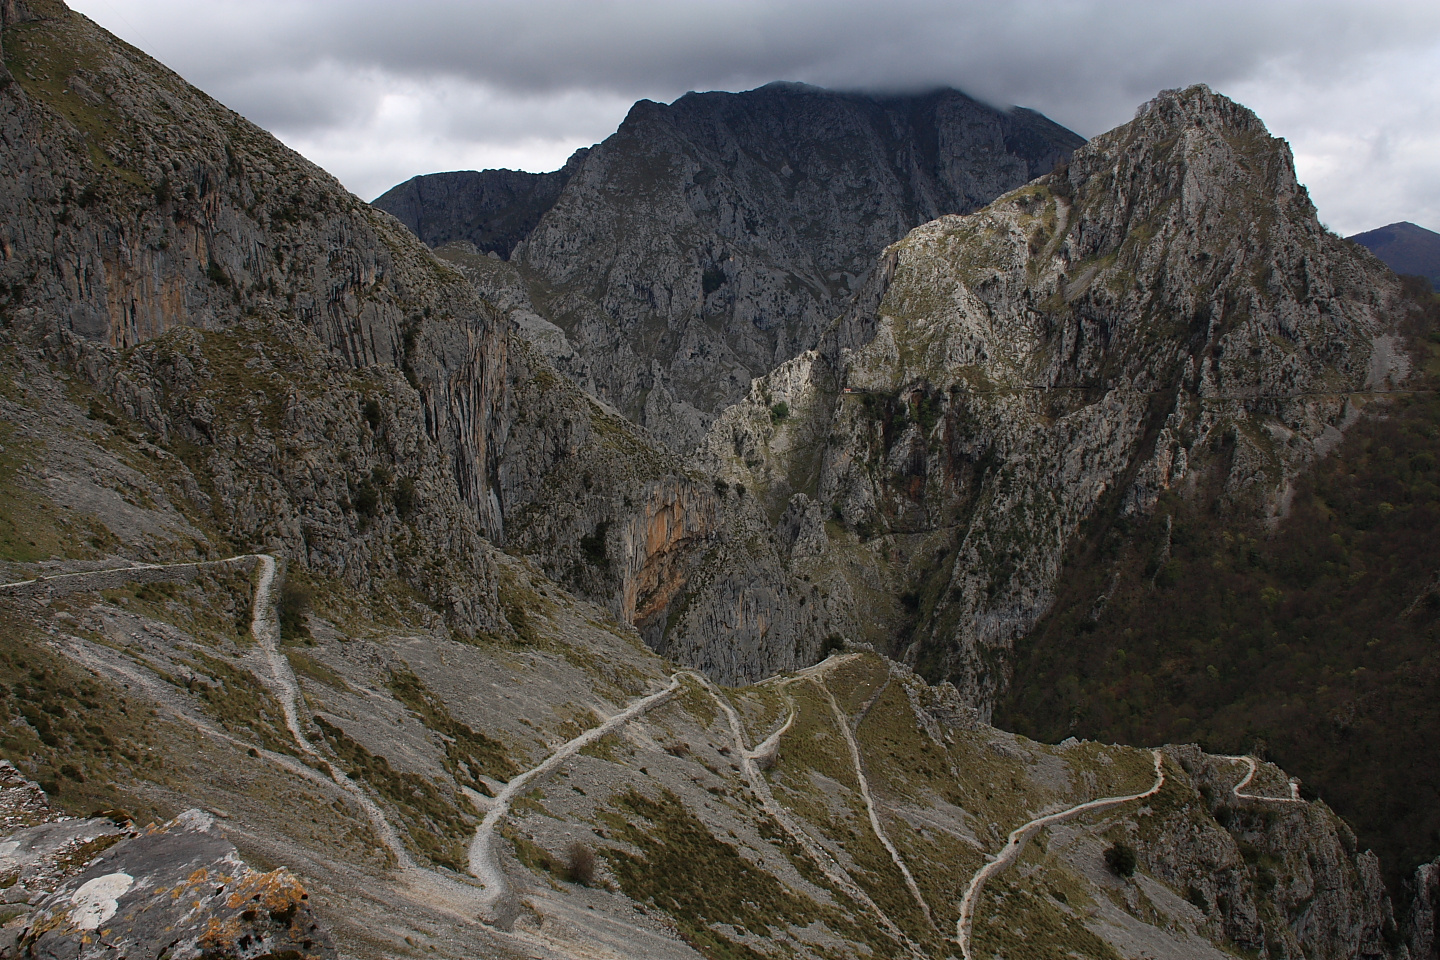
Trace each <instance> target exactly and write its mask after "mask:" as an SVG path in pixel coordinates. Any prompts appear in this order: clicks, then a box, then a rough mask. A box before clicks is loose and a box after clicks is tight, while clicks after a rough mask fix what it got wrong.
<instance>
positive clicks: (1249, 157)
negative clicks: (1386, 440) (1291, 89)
mask: <svg viewBox="0 0 1440 960" xmlns="http://www.w3.org/2000/svg"><path fill="white" fill-rule="evenodd" d="M1404 317H1405V308H1404V307H1403V306H1402V303H1401V299H1400V291H1399V288H1398V286H1397V285H1396V284H1395V283H1394V281H1393V280H1391V279H1390V278H1389V275H1388V273H1387V272H1386V271H1384V270H1383V268H1382V267H1381V266H1380V265H1379V264H1378V263H1376V262H1375V261H1374V260H1373V259H1371V258H1370V257H1369V256H1368V255H1364V254H1357V252H1356V249H1355V248H1354V247H1353V246H1352V245H1350V244H1348V243H1346V242H1345V241H1343V240H1341V239H1339V238H1338V237H1334V236H1333V235H1330V234H1328V233H1326V232H1325V231H1324V229H1323V228H1322V227H1321V226H1320V225H1319V223H1318V221H1317V220H1316V218H1315V214H1314V209H1313V207H1312V206H1311V205H1310V202H1309V200H1308V198H1307V196H1306V195H1305V192H1304V190H1303V188H1301V187H1299V186H1298V185H1297V184H1296V182H1295V179H1294V169H1293V166H1292V164H1291V160H1290V155H1289V151H1288V149H1287V148H1286V146H1285V145H1284V143H1283V142H1281V141H1277V140H1273V139H1272V138H1270V137H1269V136H1268V135H1267V134H1266V132H1265V129H1264V127H1263V125H1262V124H1261V123H1260V121H1259V120H1258V119H1257V118H1256V117H1255V116H1254V115H1253V114H1252V113H1250V112H1249V111H1248V110H1245V109H1244V108H1243V107H1239V106H1237V105H1236V104H1234V103H1232V102H1230V101H1228V100H1226V99H1225V98H1223V97H1219V96H1216V95H1215V94H1213V93H1211V92H1209V91H1208V90H1206V89H1204V88H1201V87H1195V88H1191V89H1189V90H1185V91H1178V92H1177V91H1171V92H1167V93H1165V94H1163V95H1162V96H1161V97H1159V98H1158V99H1157V100H1155V101H1153V102H1152V103H1151V104H1150V105H1148V107H1147V108H1146V109H1145V110H1144V111H1143V112H1142V114H1141V115H1140V116H1139V117H1138V118H1137V119H1136V120H1135V121H1133V122H1131V123H1129V124H1126V125H1125V126H1122V127H1120V128H1117V129H1116V130H1114V131H1112V132H1110V133H1108V134H1105V135H1104V136H1102V137H1098V138H1096V139H1095V140H1093V141H1091V142H1090V143H1089V144H1087V145H1086V146H1084V147H1082V148H1080V149H1079V150H1077V151H1076V152H1075V154H1074V157H1073V158H1072V161H1071V163H1070V165H1069V166H1068V168H1065V169H1063V170H1060V171H1057V172H1056V173H1055V174H1052V175H1050V176H1048V177H1046V178H1042V179H1040V180H1038V181H1036V182H1035V183H1032V184H1030V185H1028V186H1026V187H1024V188H1022V189H1021V190H1018V191H1014V192H1012V193H1011V194H1008V195H1006V196H1005V197H1003V198H1001V199H1000V200H998V201H996V202H995V203H994V204H992V205H991V206H990V207H988V208H986V209H985V210H983V211H981V212H979V213H976V214H972V215H970V216H967V217H945V218H941V219H939V220H937V221H935V222H933V223H931V224H927V225H925V226H923V227H920V228H918V229H916V230H915V231H913V232H912V233H911V234H910V235H909V236H908V237H907V238H906V239H905V240H904V241H902V242H901V243H899V244H896V245H895V246H893V247H892V248H891V249H890V250H889V251H887V253H886V254H885V257H884V259H883V261H882V265H881V269H880V270H879V271H877V274H876V280H875V284H874V288H873V290H871V291H870V292H868V293H867V294H865V295H863V296H862V297H861V298H859V300H858V301H857V304H856V306H855V308H854V310H853V311H852V312H851V313H850V314H849V315H847V316H846V317H844V318H842V319H841V321H840V322H839V323H837V325H836V326H835V328H834V329H832V330H831V331H830V332H829V333H828V334H827V336H826V339H825V340H824V341H823V342H822V345H821V347H820V348H819V349H818V350H816V351H813V352H811V353H807V354H805V355H803V356H801V357H799V358H797V359H796V360H794V361H791V362H790V363H789V364H786V365H784V366H782V367H781V368H779V369H778V370H777V371H775V372H774V373H772V374H771V375H769V376H768V377H766V378H764V379H763V380H761V381H757V383H756V385H755V386H754V387H753V388H752V391H751V394H750V396H749V397H748V398H747V400H746V401H745V402H744V403H742V404H739V405H737V406H735V407H732V408H731V409H730V410H727V411H726V412H725V414H724V415H722V417H721V418H720V419H719V420H718V421H717V423H716V426H715V427H714V428H713V429H712V431H711V434H710V436H709V438H708V440H707V446H706V448H705V451H706V456H705V462H706V463H708V464H709V465H711V466H712V467H713V468H714V469H716V470H717V471H719V472H721V473H722V475H724V476H726V477H727V479H729V480H732V481H735V480H738V481H740V482H742V483H744V484H745V486H746V487H747V488H748V489H753V490H756V491H757V492H758V495H759V496H760V498H761V499H762V500H763V501H764V502H765V503H766V504H767V506H768V508H769V510H770V512H771V516H772V517H774V518H779V517H781V516H782V515H784V516H785V517H787V518H790V519H789V520H788V521H787V522H790V523H792V524H796V525H798V527H799V528H800V529H802V530H803V533H801V534H800V538H801V540H803V541H804V542H805V544H806V546H805V548H804V551H803V557H802V558H801V559H800V560H797V567H800V568H803V569H804V571H805V573H806V574H807V575H810V576H812V577H814V578H815V579H816V581H817V583H819V584H820V585H821V587H822V591H825V592H828V593H830V594H832V595H839V596H841V597H844V598H846V600H847V602H848V604H849V609H850V615H849V621H848V623H847V625H846V627H845V628H844V630H845V632H847V633H849V634H850V635H852V636H853V635H859V636H865V637H867V638H873V640H874V641H875V642H876V643H879V644H883V645H884V647H885V648H886V649H889V650H892V651H894V652H895V653H896V655H904V656H905V657H906V658H907V659H909V660H910V661H911V662H914V663H916V664H918V665H920V666H921V669H922V671H923V672H927V673H929V674H931V675H932V676H936V675H938V676H947V677H950V678H951V679H953V680H954V681H955V682H956V683H957V684H958V685H959V686H960V687H961V689H962V690H963V691H965V693H966V694H967V696H973V697H975V698H976V700H977V702H979V703H981V704H989V703H992V702H993V698H994V697H995V696H996V694H997V693H999V692H1000V691H1003V690H1004V688H1005V687H1006V685H1007V682H1008V677H1009V671H1010V658H1009V650H1010V647H1011V645H1012V644H1013V642H1014V641H1015V640H1016V639H1017V638H1019V637H1021V636H1023V635H1025V634H1026V633H1027V632H1028V631H1029V630H1030V629H1031V628H1032V627H1033V626H1034V624H1035V622H1036V620H1037V619H1038V617H1039V616H1040V615H1041V614H1042V613H1043V612H1044V611H1045V609H1046V608H1047V607H1048V606H1049V604H1050V601H1051V598H1052V596H1053V590H1054V588H1055V585H1056V582H1057V581H1056V578H1057V577H1058V575H1059V573H1060V571H1061V569H1062V567H1063V565H1064V564H1065V562H1066V558H1067V556H1069V555H1070V554H1071V553H1072V552H1073V551H1081V552H1082V553H1084V552H1086V551H1089V550H1091V549H1092V546H1091V545H1092V544H1094V543H1097V542H1099V541H1100V540H1103V538H1104V537H1105V536H1106V535H1107V534H1108V533H1109V531H1111V530H1112V529H1114V528H1115V527H1116V525H1117V524H1119V525H1121V529H1124V525H1125V524H1128V523H1130V522H1131V521H1130V520H1129V519H1128V518H1141V517H1143V516H1145V515H1147V514H1148V513H1149V512H1150V511H1151V510H1152V509H1153V507H1154V504H1155V502H1156V499H1157V497H1159V496H1160V495H1161V493H1163V492H1164V491H1165V490H1167V489H1176V490H1181V491H1183V490H1186V489H1189V488H1190V487H1192V486H1193V485H1194V484H1196V483H1199V482H1201V481H1202V480H1204V479H1205V478H1211V477H1213V478H1214V480H1213V482H1215V483H1217V484H1218V485H1219V487H1220V489H1222V490H1223V495H1222V502H1223V503H1224V505H1225V509H1226V510H1227V511H1232V512H1234V513H1235V515H1237V516H1245V515H1253V516H1267V515H1272V516H1273V515H1276V514H1277V513H1280V512H1283V511H1284V510H1285V509H1286V503H1287V502H1288V499H1287V498H1288V494H1287V490H1289V489H1290V484H1291V483H1292V482H1293V480H1294V478H1295V477H1296V476H1298V475H1299V474H1300V473H1301V472H1302V471H1304V470H1305V469H1307V468H1308V466H1309V465H1310V464H1311V463H1312V462H1313V460H1314V459H1315V457H1316V454H1317V450H1323V449H1326V448H1327V445H1328V444H1330V443H1333V439H1332V438H1333V437H1335V436H1338V433H1337V431H1338V430H1339V429H1341V428H1343V426H1344V425H1345V424H1347V423H1348V422H1349V418H1350V417H1351V416H1352V415H1351V413H1350V411H1351V410H1352V406H1351V401H1350V396H1351V395H1352V394H1367V393H1369V392H1374V391H1385V390H1389V389H1393V387H1394V386H1395V385H1396V384H1397V383H1399V382H1401V381H1403V379H1404V376H1405V373H1406V370H1407V369H1408V360H1407V358H1406V357H1405V355H1404V353H1403V349H1402V346H1401V343H1400V340H1399V339H1398V337H1397V335H1396V333H1395V331H1396V329H1397V327H1398V325H1399V324H1400V322H1401V321H1402V320H1403V319H1404ZM1207 482H1208V481H1207ZM1117 535H1118V534H1117Z"/></svg>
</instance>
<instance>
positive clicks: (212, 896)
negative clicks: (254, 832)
mask: <svg viewBox="0 0 1440 960" xmlns="http://www.w3.org/2000/svg"><path fill="white" fill-rule="evenodd" d="M213 828H214V821H213V819H212V818H211V817H209V816H208V815H206V814H204V813H201V812H200V811H198V810H189V811H187V812H185V813H183V814H181V815H180V816H178V817H176V818H175V819H174V820H171V821H170V822H169V823H166V824H164V825H162V826H158V827H157V826H153V825H152V826H150V827H148V828H146V829H145V830H143V831H138V832H137V831H133V830H132V831H128V832H127V831H125V830H123V829H122V828H121V827H119V826H117V825H116V824H115V823H114V821H113V820H112V819H109V818H105V817H100V818H93V819H89V820H73V819H67V820H56V821H52V822H49V823H44V824H37V825H35V826H31V827H27V828H25V829H23V830H21V831H19V832H18V833H16V834H14V835H12V836H11V837H8V838H6V839H5V840H3V841H0V859H3V860H5V861H6V862H5V866H6V867H7V868H9V867H11V865H10V864H9V862H8V860H9V859H12V858H15V857H17V856H19V857H21V858H22V859H23V860H24V863H23V865H22V869H21V875H22V876H28V877H30V878H33V879H34V880H38V881H40V882H41V883H44V885H45V886H50V885H51V884H54V886H53V889H51V890H50V891H49V892H48V893H44V892H36V893H31V894H29V895H28V896H29V898H30V899H38V901H39V902H38V903H36V904H35V906H34V910H33V912H29V913H28V916H26V917H25V918H24V919H22V920H21V921H20V922H19V923H13V924H12V926H11V927H10V928H8V929H7V931H6V932H7V933H8V934H9V936H8V937H6V939H5V941H4V942H3V948H0V956H17V957H18V956H24V957H32V958H53V960H84V958H90V957H96V958H98V957H113V956H116V955H119V956H123V957H127V958H131V960H139V958H152V957H154V958H158V957H161V956H164V957H166V958H167V960H187V958H195V957H202V956H203V957H235V958H241V960H248V958H252V957H264V956H275V957H289V958H294V960H300V958H302V957H303V958H305V960H311V958H316V960H326V958H331V957H334V956H335V948H334V946H333V945H332V944H331V942H330V937H329V934H328V932H327V931H326V930H324V929H323V928H322V927H321V926H320V924H319V923H318V922H317V921H316V919H315V916H314V913H313V911H312V910H311V909H310V906H309V903H308V900H309V895H308V894H306V892H305V889H304V888H303V887H302V886H301V885H300V882H299V881H298V880H297V879H296V878H295V877H294V876H293V875H292V874H291V873H290V872H289V871H287V870H284V869H279V870H272V871H271V872H269V873H259V872H257V871H256V870H253V869H251V868H250V867H249V866H248V865H246V864H245V862H244V861H242V860H241V859H240V857H239V855H238V853H237V852H236V850H235V847H234V846H233V845H232V844H231V843H230V842H229V841H227V840H226V839H224V838H223V837H221V836H220V835H219V834H218V833H216V832H215V831H214V829H213ZM107 846H108V849H107ZM95 850H103V852H102V853H100V855H99V856H97V857H93V858H90V857H85V859H81V858H80V857H78V856H76V853H77V851H79V852H81V853H82V854H88V853H91V852H94V851H95ZM67 868H68V869H69V872H68V874H67V873H66V870H67ZM57 875H58V876H57ZM47 880H48V881H49V882H48V883H47V882H45V881H47ZM33 887H36V884H35V883H34V882H32V883H31V886H30V887H25V886H22V885H21V884H19V883H17V884H14V885H13V886H12V887H10V888H8V889H9V890H11V891H13V890H22V891H24V890H29V889H31V888H33ZM6 899H7V900H10V899H11V897H10V896H8V895H7V897H6ZM21 902H23V901H21Z"/></svg>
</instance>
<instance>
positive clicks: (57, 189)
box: [0, 2, 507, 629]
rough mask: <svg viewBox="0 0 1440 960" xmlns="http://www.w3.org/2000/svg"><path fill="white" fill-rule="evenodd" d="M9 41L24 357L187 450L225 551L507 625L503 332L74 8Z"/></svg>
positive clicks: (0, 80)
mask: <svg viewBox="0 0 1440 960" xmlns="http://www.w3.org/2000/svg"><path fill="white" fill-rule="evenodd" d="M3 31H4V32H3V39H4V70H3V76H0V87H3V90H0V130H3V146H0V166H3V169H4V170H5V172H6V175H5V177H4V178H3V183H0V210H3V214H0V223H3V226H0V254H3V260H0V283H3V284H4V287H3V290H4V303H3V308H0V309H3V310H4V314H5V319H6V323H7V325H8V326H9V327H10V329H11V330H12V331H13V332H14V336H15V337H16V338H18V342H20V343H23V344H24V345H25V346H26V348H27V349H30V348H34V349H36V350H38V351H39V355H44V356H49V357H51V358H58V359H63V360H64V361H65V362H66V363H68V364H69V365H71V366H72V367H73V368H74V369H76V370H79V371H80V372H82V373H83V374H84V376H85V378H86V379H87V380H88V381H89V382H90V383H91V384H92V385H93V386H94V387H95V388H97V389H98V390H99V391H100V393H101V394H103V395H104V396H105V397H106V398H107V400H106V402H108V403H113V404H114V405H115V407H116V408H118V411H117V412H120V413H123V414H125V415H128V416H129V417H132V418H133V419H134V420H135V421H137V422H139V423H140V424H142V425H144V427H145V428H146V429H148V430H149V431H151V432H152V434H153V436H154V438H155V440H156V442H157V443H158V444H159V445H160V446H161V447H166V448H170V449H172V450H175V451H180V452H182V453H183V455H182V456H180V457H177V458H175V459H174V460H173V465H174V468H175V471H176V474H177V477H179V478H180V479H179V480H177V482H180V483H182V484H183V485H185V486H186V488H187V489H188V490H189V491H190V494H191V499H192V501H193V502H194V503H195V504H196V506H197V508H198V509H199V510H200V512H202V513H207V514H211V515H213V516H214V517H215V519H216V522H217V524H218V525H219V527H220V528H221V529H222V530H223V532H224V533H225V534H226V535H227V536H228V537H230V538H232V540H233V541H235V542H238V543H240V544H242V545H244V544H257V545H258V544H271V545H273V546H274V547H275V548H276V549H281V550H283V551H284V552H286V553H287V554H289V555H290V556H292V557H294V558H295V559H297V560H298V561H300V562H301V563H302V565H305V566H310V567H313V568H315V569H316V570H318V571H319V572H322V573H324V574H325V575H328V576H335V577H340V578H343V579H346V580H348V581H350V582H352V583H355V584H357V585H362V584H367V583H370V582H372V581H373V580H375V579H377V578H379V579H385V578H387V577H390V576H393V575H394V574H395V573H396V572H397V571H400V572H401V573H402V575H404V576H408V578H409V579H410V581H411V582H412V583H414V584H416V586H417V587H419V588H420V589H421V591H422V593H424V594H426V595H428V596H430V598H431V599H432V600H434V601H435V602H437V603H442V602H443V603H444V604H445V605H446V606H447V607H448V609H449V610H450V612H452V613H453V614H454V615H455V616H456V617H457V623H458V624H459V625H461V626H462V627H463V628H464V629H475V628H476V627H477V626H484V625H486V624H487V623H489V622H491V621H492V620H493V619H494V614H493V609H494V603H493V599H492V598H491V593H492V592H493V589H492V587H491V586H490V585H488V576H489V575H488V573H487V572H486V568H485V564H484V563H483V562H481V561H480V560H479V559H478V557H479V552H478V544H479V542H480V538H481V537H483V536H489V537H496V538H498V537H499V536H500V535H501V533H502V530H503V518H502V514H501V507H500V504H499V500H498V497H497V496H496V492H495V477H496V464H497V458H498V446H497V444H496V442H495V434H496V433H497V432H499V431H501V430H502V425H501V424H499V423H498V422H497V416H498V411H500V410H501V409H503V406H504V396H505V392H506V389H507V388H506V369H507V367H506V364H507V347H506V335H505V331H504V328H503V326H502V325H501V324H500V323H499V322H498V321H497V318H496V317H495V316H494V314H493V313H492V312H491V311H490V310H489V309H488V308H486V307H485V306H484V305H483V304H482V303H481V302H479V301H478V300H477V299H476V297H475V295H474V293H473V292H472V291H471V289H470V288H469V285H468V284H466V283H465V282H464V280H463V278H461V277H460V276H459V275H458V274H457V273H455V272H454V271H452V270H448V269H447V268H445V267H443V266H442V265H441V264H439V263H437V262H436V261H435V260H434V259H433V258H432V257H431V256H430V254H429V253H428V251H426V250H425V248H424V247H423V246H422V245H420V244H419V243H418V242H416V241H415V240H414V238H413V237H411V236H410V235H409V234H408V233H406V231H405V230H403V229H402V228H401V227H400V225H399V224H398V223H396V222H395V221H394V220H392V219H391V218H389V217H388V216H386V215H384V214H381V213H378V212H376V211H374V210H372V209H371V208H369V207H367V206H366V205H365V204H363V203H361V202H360V201H359V200H357V199H356V198H355V197H353V196H351V195H350V194H348V193H346V192H345V191H344V190H343V189H342V188H341V187H340V185H339V184H338V183H336V182H335V180H334V179H333V178H331V177H330V176H329V175H328V174H326V173H324V172H323V171H321V170H319V169H318V168H316V167H314V166H313V165H311V164H309V163H308V162H306V161H305V160H303V159H302V158H301V157H299V156H297V155H296V154H294V153H292V152H291V151H289V150H288V149H286V148H285V147H283V146H282V145H281V144H279V143H278V142H277V141H275V140H274V139H273V138H271V137H270V136H269V135H268V134H266V133H264V132H263V131H261V130H259V129H257V128H255V127H254V126H252V125H251V124H249V123H247V122H246V121H245V120H243V119H242V118H240V117H239V116H237V115H235V114H234V113H232V112H230V111H228V110H226V109H225V108H224V107H222V106H220V105H219V104H217V103H215V102H214V101H213V100H210V99H209V98H208V97H206V96H205V95H204V94H202V93H200V92H199V91H197V90H195V89H194V88H192V87H189V86H188V85H187V84H185V83H184V82H183V81H182V80H180V79H179V78H178V77H176V76H175V75H174V74H172V73H170V72H169V71H167V70H165V69H164V68H163V67H161V66H160V65H158V64H156V63H155V62H154V61H152V60H150V59H148V58H147V57H145V56H144V55H142V54H140V53H139V52H138V51H135V50H134V49H133V48H130V47H128V46H125V45H124V44H121V43H119V42H118V41H115V40H114V39H113V38H112V37H110V36H109V35H108V34H106V33H105V32H104V31H102V30H100V29H99V28H97V27H96V26H95V25H93V24H92V23H90V22H89V21H88V20H86V19H85V18H83V17H81V16H78V15H76V14H73V13H71V12H70V11H69V10H67V9H66V8H65V7H64V6H63V5H62V4H60V3H52V2H35V3H29V4H28V5H27V4H19V3H15V4H10V5H8V6H7V7H6V12H5V19H4V25H3ZM427 566H428V567H430V568H431V572H432V573H433V572H434V571H435V570H440V569H444V570H447V571H448V572H449V573H450V574H453V576H447V577H445V578H443V579H442V578H436V577H433V576H426V575H424V574H423V573H422V569H423V568H425V567H427ZM426 583H429V584H431V586H429V587H426V586H424V584H426Z"/></svg>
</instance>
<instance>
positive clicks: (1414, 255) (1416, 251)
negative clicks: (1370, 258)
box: [1350, 222, 1440, 288]
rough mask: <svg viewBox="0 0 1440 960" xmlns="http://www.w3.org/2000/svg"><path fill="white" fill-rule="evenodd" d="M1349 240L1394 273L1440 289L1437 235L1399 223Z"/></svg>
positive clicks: (1439, 237)
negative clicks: (1427, 282)
mask: <svg viewBox="0 0 1440 960" xmlns="http://www.w3.org/2000/svg"><path fill="white" fill-rule="evenodd" d="M1350 239H1351V240H1353V241H1355V242H1356V243H1358V244H1360V245H1361V246H1362V247H1364V248H1365V249H1366V250H1369V251H1370V252H1371V253H1373V254H1375V256H1377V257H1379V258H1380V260H1381V262H1383V263H1384V264H1385V266H1387V267H1389V268H1390V269H1391V270H1394V271H1395V272H1396V273H1401V274H1410V275H1412V276H1416V277H1424V278H1425V279H1426V280H1429V281H1430V286H1431V287H1432V288H1440V233H1435V232H1434V231H1432V230H1426V229H1425V228H1424V227H1417V226H1416V225H1415V224H1413V223H1405V222H1401V223H1392V224H1390V225H1388V226H1384V227H1378V228H1376V229H1374V230H1367V231H1365V232H1364V233H1357V234H1355V236H1353V237H1351V238H1350Z"/></svg>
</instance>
